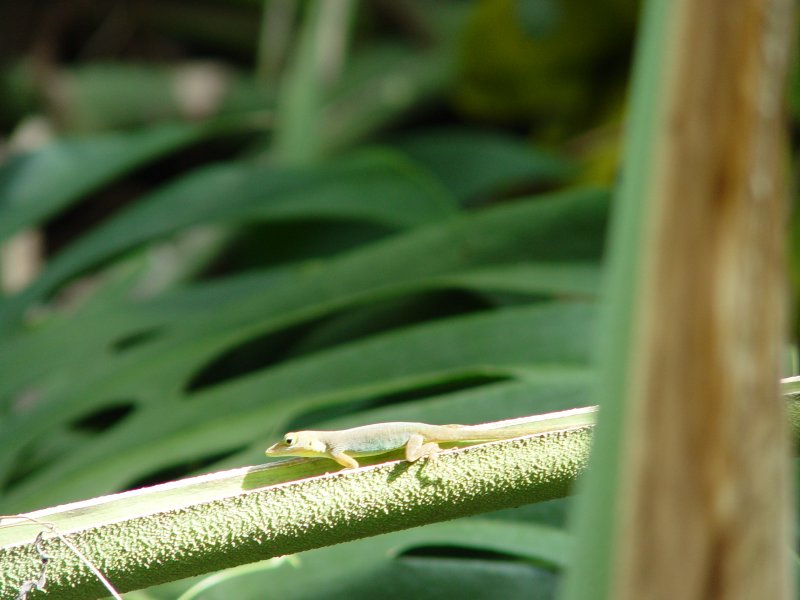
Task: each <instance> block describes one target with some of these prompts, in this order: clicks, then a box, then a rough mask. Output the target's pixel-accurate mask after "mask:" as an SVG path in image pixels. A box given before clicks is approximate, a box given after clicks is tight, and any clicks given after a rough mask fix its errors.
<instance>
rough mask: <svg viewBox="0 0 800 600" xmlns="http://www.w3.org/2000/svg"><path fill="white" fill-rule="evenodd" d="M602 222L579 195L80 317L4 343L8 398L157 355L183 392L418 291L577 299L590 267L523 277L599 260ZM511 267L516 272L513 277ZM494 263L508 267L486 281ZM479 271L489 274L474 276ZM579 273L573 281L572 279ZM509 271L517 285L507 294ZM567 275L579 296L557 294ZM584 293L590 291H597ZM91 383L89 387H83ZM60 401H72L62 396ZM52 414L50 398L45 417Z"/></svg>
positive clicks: (597, 207) (598, 204) (593, 205)
mask: <svg viewBox="0 0 800 600" xmlns="http://www.w3.org/2000/svg"><path fill="white" fill-rule="evenodd" d="M604 213H605V201H604V194H598V193H596V192H586V191H584V192H570V193H567V194H563V195H556V196H553V197H552V198H551V199H549V200H544V199H537V200H534V201H531V202H519V203H516V204H514V205H508V206H503V207H498V208H496V209H492V210H487V211H482V212H480V213H477V214H475V215H470V216H468V217H462V218H458V219H453V220H450V221H447V222H445V223H442V224H439V225H433V226H430V227H428V228H424V229H420V230H414V231H411V232H409V233H408V234H403V235H399V236H396V237H394V238H393V239H389V240H386V241H384V242H380V243H377V244H373V245H371V246H369V247H366V248H364V249H362V250H359V251H355V252H351V253H348V254H346V255H344V256H341V257H336V258H334V259H331V260H329V261H325V262H322V261H315V262H314V263H311V264H307V265H301V266H299V267H296V268H289V269H285V270H282V271H278V272H274V271H270V272H267V273H265V274H263V275H252V276H245V277H241V278H238V279H234V280H231V281H230V282H225V281H223V282H221V283H212V284H207V285H204V286H200V287H199V288H197V289H191V288H190V289H189V290H186V291H179V292H177V293H175V294H172V295H170V296H167V297H165V298H163V299H160V300H156V301H154V302H149V303H143V304H139V303H136V304H131V305H123V306H117V305H111V306H103V307H101V308H100V309H99V310H97V311H89V312H88V314H86V315H83V317H84V319H87V320H90V321H91V323H92V327H91V329H90V330H87V327H86V326H85V322H84V321H83V319H81V318H77V317H79V316H80V315H76V318H73V319H70V320H68V321H62V322H58V323H56V324H55V326H54V328H52V329H48V328H42V330H40V331H37V332H31V333H27V332H26V334H20V335H17V336H13V337H11V338H9V339H7V340H6V342H5V343H2V344H0V381H2V386H3V389H4V391H5V392H4V396H5V395H6V394H7V393H8V392H10V391H13V390H18V389H21V388H22V387H23V386H25V385H29V384H32V383H34V382H38V384H39V387H40V389H41V388H42V387H45V388H46V387H47V385H48V384H47V381H46V380H45V381H42V378H43V376H44V375H45V374H50V375H51V377H53V376H56V377H57V376H58V374H60V373H62V368H65V369H67V371H68V372H69V378H70V381H71V383H72V386H73V387H77V388H80V387H81V386H82V385H90V383H89V382H93V381H94V377H96V375H95V374H96V373H100V372H104V371H107V370H109V369H112V368H113V369H117V368H119V367H117V366H115V365H117V364H119V363H123V362H133V363H135V362H136V361H139V363H140V364H142V365H143V366H144V362H143V361H147V360H152V358H148V357H154V358H155V362H156V363H163V356H164V355H166V356H170V360H171V361H173V362H172V365H173V367H172V368H173V369H174V371H173V380H172V381H173V383H171V384H169V386H170V388H168V389H171V388H174V387H181V386H183V385H185V383H186V378H187V377H189V376H190V372H191V370H195V369H196V368H197V366H198V365H197V361H199V360H208V359H210V358H211V355H212V354H214V353H218V352H220V351H222V350H223V349H224V348H226V347H229V346H231V345H232V344H235V343H241V342H242V341H244V340H245V339H247V338H248V337H253V336H255V335H263V334H264V333H267V332H271V331H276V330H279V329H281V328H285V327H288V326H292V325H296V324H298V323H300V322H304V321H308V320H310V319H315V318H319V317H320V316H323V315H326V314H332V313H334V312H337V311H341V310H342V309H344V308H346V307H350V306H354V305H360V304H364V303H368V302H373V301H375V300H377V299H381V298H387V297H397V296H403V295H408V294H411V293H416V292H418V291H420V290H426V289H436V288H442V287H450V288H453V287H467V288H468V287H472V286H478V287H480V286H481V285H483V284H484V283H485V284H487V285H489V286H491V287H490V289H507V288H506V287H505V286H512V287H513V288H514V289H515V291H520V290H521V289H522V286H523V285H525V284H521V283H520V281H521V279H520V277H519V276H520V275H521V274H525V275H527V276H529V278H528V280H527V281H528V283H527V285H528V286H529V290H531V291H532V292H533V293H539V294H546V293H547V288H548V287H549V288H550V290H549V291H550V293H552V292H553V291H554V289H555V291H556V292H562V293H570V292H572V293H574V290H575V289H576V288H575V287H574V286H575V285H576V283H574V282H573V283H571V284H570V283H569V281H567V280H566V279H565V278H568V277H572V278H573V279H576V278H577V279H579V278H580V277H588V278H589V279H588V281H589V282H590V283H588V285H592V283H593V282H594V281H596V276H594V275H592V274H591V272H590V271H587V270H583V273H582V274H581V273H575V272H574V270H575V268H576V267H575V266H574V265H566V264H564V263H561V264H560V265H559V263H558V262H556V263H554V266H553V267H551V268H543V269H542V268H540V269H539V272H538V277H534V276H533V275H535V271H536V269H537V267H531V268H530V269H529V270H528V271H527V272H526V273H523V271H520V270H518V269H524V268H525V267H524V261H531V260H537V259H538V260H542V259H551V260H556V261H563V260H570V259H571V260H587V259H595V258H596V257H597V256H598V255H599V253H600V251H601V244H602V235H603V229H604ZM509 263H511V264H512V265H513V264H514V263H517V264H516V265H515V266H514V267H513V268H510V267H509ZM489 266H494V267H495V268H497V267H500V269H499V270H496V271H494V272H493V274H492V276H491V278H489V279H487V278H488V277H489V273H490V272H489V271H487V270H486V267H489ZM475 268H480V270H478V271H473V269H475ZM577 268H578V269H579V270H580V269H583V267H580V266H578V267H577ZM570 272H572V273H573V275H568V273H570ZM504 273H505V274H506V275H507V277H506V278H505V283H504V284H502V285H501V284H500V279H501V278H502V276H503V274H504ZM464 277H466V279H464V280H463V281H462V278H464ZM470 278H472V280H470ZM558 278H562V280H563V283H564V284H565V285H569V286H570V287H562V288H557V287H556V288H553V282H554V281H556V280H557V279H558ZM490 279H492V280H490ZM578 285H582V286H584V290H585V289H586V286H587V283H582V284H578ZM579 295H585V294H579ZM158 328H162V329H163V335H162V336H161V337H156V338H155V340H153V341H152V343H151V344H150V345H149V346H148V348H149V349H147V350H146V351H145V352H142V351H141V349H138V351H136V349H135V351H134V352H133V355H134V356H130V354H131V353H128V354H127V355H124V356H119V355H118V354H116V353H109V352H107V351H108V349H109V346H112V345H113V344H114V342H115V341H117V340H119V339H122V338H124V337H126V336H130V335H133V334H136V333H139V332H142V331H147V330H154V329H158ZM78 337H80V339H81V340H82V343H81V344H80V345H79V347H75V344H74V343H72V340H74V339H76V338H78ZM180 345H190V346H191V347H192V349H193V350H194V353H195V354H192V358H191V359H190V360H184V361H181V362H182V363H183V364H184V365H185V366H182V367H180V368H179V366H178V365H180V364H181V363H179V362H177V361H178V357H177V356H176V349H177V347H179V346H180ZM89 356H92V357H94V359H93V360H94V362H93V364H92V367H91V368H90V369H88V370H86V371H84V372H82V373H80V374H78V375H77V377H76V373H75V372H74V367H75V365H76V364H81V363H83V362H84V361H85V360H86V358H87V357H89ZM140 357H141V358H140ZM112 365H114V366H112ZM62 366H63V367H62ZM162 366H163V365H162ZM64 374H65V375H66V373H64ZM151 375H152V372H151ZM86 377H89V378H91V379H89V380H88V381H87V380H86V379H84V380H83V382H82V383H81V382H80V381H79V379H80V378H86ZM91 385H92V386H94V385H95V383H91ZM136 387H137V389H138V390H139V392H138V393H137V394H136V395H137V396H144V395H149V394H148V391H147V390H148V388H149V387H150V386H148V385H147V382H139V383H138V384H137V386H136ZM161 389H163V388H161ZM156 390H159V388H156ZM57 393H58V396H59V397H62V398H63V394H64V391H63V390H59V391H58V392H57ZM160 393H161V392H160V391H157V392H156V394H157V395H160ZM60 402H61V401H60ZM50 408H51V407H49V406H47V403H46V401H42V409H43V410H44V411H49V410H50ZM23 429H24V428H23Z"/></svg>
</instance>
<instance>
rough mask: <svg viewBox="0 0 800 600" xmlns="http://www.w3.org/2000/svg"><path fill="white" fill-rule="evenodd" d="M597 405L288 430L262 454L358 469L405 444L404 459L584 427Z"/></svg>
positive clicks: (590, 419) (592, 416)
mask: <svg viewBox="0 0 800 600" xmlns="http://www.w3.org/2000/svg"><path fill="white" fill-rule="evenodd" d="M596 410H597V407H594V406H588V407H585V408H574V409H571V410H565V411H561V412H556V413H548V414H544V415H536V416H533V417H522V418H520V419H510V420H508V421H496V422H493V423H483V424H481V425H428V424H427V423H407V422H394V423H375V424H374V425H363V426H361V427H353V428H352V429H342V430H339V431H293V432H290V433H287V434H286V435H285V436H283V439H282V440H281V441H280V442H278V443H277V444H274V445H272V446H270V447H269V448H267V450H266V455H267V456H308V457H323V458H330V459H332V460H335V461H336V462H337V463H339V464H340V465H342V466H343V467H345V468H347V469H355V468H358V466H359V465H358V461H357V460H356V459H355V458H354V457H357V456H371V455H374V454H383V453H385V452H390V451H392V450H397V449H398V448H405V454H406V460H408V461H409V462H414V461H417V460H419V459H420V458H424V457H430V456H434V455H436V453H438V452H439V451H440V450H441V448H440V447H439V443H441V442H495V441H499V440H508V439H512V438H516V437H522V436H525V435H533V434H537V433H545V432H552V431H558V430H561V429H571V428H574V427H580V426H585V425H588V424H590V423H593V422H594V413H595V412H596Z"/></svg>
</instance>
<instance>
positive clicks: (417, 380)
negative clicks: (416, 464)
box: [0, 303, 592, 510]
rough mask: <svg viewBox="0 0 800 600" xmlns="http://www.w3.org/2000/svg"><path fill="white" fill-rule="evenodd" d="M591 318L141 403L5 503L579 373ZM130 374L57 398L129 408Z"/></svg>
mask: <svg viewBox="0 0 800 600" xmlns="http://www.w3.org/2000/svg"><path fill="white" fill-rule="evenodd" d="M591 319H592V310H591V309H590V308H589V307H587V306H584V305H579V304H575V305H571V304H566V303H564V304H561V303H557V304H552V305H543V306H532V307H523V308H517V309H507V310H503V311H492V312H490V313H488V314H481V315H473V316H468V317H462V318H457V319H451V320H446V321H442V322H437V323H433V324H424V325H421V326H417V327H413V328H408V329H404V330H401V331H400V332H395V333H389V334H385V335H383V336H378V337H375V338H373V339H368V340H364V341H359V342H354V343H352V344H347V345H345V346H342V347H341V348H334V349H331V350H328V351H324V352H320V353H317V354H312V355H309V356H307V357H303V358H298V359H296V360H293V361H289V362H287V363H284V364H280V365H276V366H274V367H272V368H268V369H265V370H263V371H261V372H258V373H256V374H253V375H250V376H247V377H241V378H238V379H235V380H233V381H232V382H229V383H225V384H220V385H217V386H215V387H212V388H210V389H208V390H203V391H200V392H197V393H195V394H192V395H189V396H188V398H187V397H186V396H184V395H183V394H175V392H173V393H172V394H169V395H165V394H164V393H163V392H162V394H160V395H158V396H154V397H152V398H151V399H150V401H149V402H140V404H139V408H138V410H137V411H136V412H135V413H134V414H133V415H132V416H131V417H130V418H129V419H127V420H126V421H124V422H123V423H122V424H120V425H118V426H117V427H116V428H114V429H112V430H111V431H110V432H108V433H107V434H103V435H101V436H98V437H97V438H96V439H95V441H94V443H92V444H91V445H87V446H86V447H84V448H83V449H82V451H77V452H74V453H72V454H70V455H69V456H64V457H63V459H62V460H61V461H59V462H57V463H54V464H53V465H51V466H49V467H48V468H46V469H42V470H41V471H39V472H37V473H36V474H35V475H32V476H31V477H29V478H27V479H26V480H25V481H23V482H20V484H19V485H18V486H16V487H15V488H14V489H13V490H10V491H9V492H8V493H7V495H6V502H7V503H9V504H10V505H11V506H12V507H15V508H16V507H19V506H28V505H30V504H36V505H46V504H51V503H54V502H60V501H64V500H67V499H74V498H79V497H86V496H90V495H94V494H97V493H101V492H105V491H111V490H114V489H116V488H117V487H119V486H121V485H124V484H125V483H129V482H130V481H131V480H132V479H135V478H137V477H139V476H143V475H145V474H146V473H148V472H150V471H152V470H154V469H158V468H164V467H167V466H169V464H170V463H174V462H175V461H185V460H192V459H198V458H201V457H203V456H208V455H209V454H216V453H220V452H225V451H229V450H232V449H236V448H239V447H241V446H242V445H243V444H246V443H248V442H249V441H250V440H253V439H255V438H258V437H261V438H262V439H266V438H267V437H268V436H269V435H275V434H276V433H278V432H280V431H281V430H283V429H285V428H286V426H287V423H288V422H289V420H291V419H293V418H296V417H297V416H298V415H301V414H303V413H304V412H307V411H310V410H314V409H318V408H321V407H325V406H330V405H332V404H339V405H341V404H346V403H349V402H354V401H358V400H365V399H368V398H371V397H375V396H376V395H381V394H390V393H396V392H400V391H404V390H412V389H417V388H420V387H422V386H432V385H441V384H445V383H448V382H457V381H460V380H464V379H465V378H472V377H475V376H481V375H493V376H504V377H508V378H521V379H524V378H525V377H526V376H527V374H528V373H536V372H537V371H540V370H544V371H551V370H557V369H560V368H565V367H566V368H575V367H580V366H585V365H586V364H587V363H588V348H589V340H590V338H591V335H590V327H591ZM187 350H189V349H187ZM160 356H162V360H163V361H164V362H169V361H168V360H167V359H166V357H165V356H163V355H160ZM152 368H153V367H152V366H151V367H150V368H149V369H148V370H146V371H145V372H146V373H148V375H149V376H150V377H153V376H154V375H156V374H154V373H153V372H152ZM138 372H139V371H138V370H137V371H132V372H129V373H119V374H117V377H115V378H111V379H110V381H108V382H102V381H96V384H95V385H94V386H86V385H82V386H78V387H77V389H76V390H75V391H76V392H80V393H82V395H81V397H80V398H78V397H74V398H69V396H61V398H62V400H63V401H64V402H65V403H78V402H80V403H84V402H85V401H86V399H87V398H88V399H89V400H93V401H95V402H97V401H98V400H100V401H102V400H104V399H108V398H127V397H133V398H136V397H137V395H138V393H137V392H138V388H140V387H141V386H143V385H144V386H147V382H143V381H141V379H140V378H138V377H136V373H138ZM567 373H569V371H567ZM175 391H177V390H175ZM165 411H168V414H169V419H165V418H164V414H165ZM64 417H65V414H64V410H63V408H62V407H61V406H58V405H56V406H53V408H52V410H50V411H47V412H44V411H42V412H40V413H39V414H37V419H36V420H33V419H26V424H25V426H24V427H20V426H19V425H18V424H16V425H12V426H11V427H10V428H8V429H7V430H6V432H4V435H3V436H2V437H0V439H2V440H3V441H2V446H0V448H6V447H9V450H10V448H13V447H20V445H21V444H20V441H21V440H20V438H26V437H27V438H29V437H30V436H31V434H32V433H41V434H43V433H45V432H47V431H51V430H52V429H53V428H54V427H57V426H58V424H59V423H60V422H63V419H64ZM4 451H5V450H4ZM5 510H9V508H5Z"/></svg>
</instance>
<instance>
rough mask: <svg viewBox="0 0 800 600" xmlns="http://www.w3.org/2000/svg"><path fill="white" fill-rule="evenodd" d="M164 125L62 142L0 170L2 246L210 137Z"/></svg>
mask: <svg viewBox="0 0 800 600" xmlns="http://www.w3.org/2000/svg"><path fill="white" fill-rule="evenodd" d="M209 131H210V129H209V128H208V127H207V126H200V125H191V124H179V123H175V124H166V125H159V126H157V127H151V128H148V129H142V130H140V131H136V132H132V133H113V134H105V135H97V136H92V137H84V138H66V139H62V140H58V141H55V142H53V143H51V144H49V145H48V146H46V147H44V148H42V149H41V150H38V151H36V152H31V153H29V154H23V155H19V156H15V157H13V158H12V159H11V160H9V161H8V162H7V163H5V164H4V165H2V166H0V240H2V239H5V238H7V237H8V236H10V235H12V234H13V233H16V232H17V231H19V230H21V229H23V228H25V227H30V226H32V225H38V224H40V223H41V222H42V221H43V220H44V219H47V218H48V217H51V216H53V215H54V214H56V213H58V211H60V210H63V209H64V208H66V207H67V206H69V205H70V204H71V203H73V202H75V201H76V200H80V199H81V198H82V197H84V196H86V194H89V193H91V192H93V191H94V190H96V189H98V188H100V187H102V186H103V185H105V184H106V183H108V182H110V181H112V180H113V179H115V178H117V177H119V176H120V175H123V174H125V173H127V172H129V171H131V170H132V169H135V168H136V167H139V166H141V165H143V164H145V163H146V162H148V161H152V160H154V159H156V158H158V157H160V156H164V155H166V154H168V153H170V152H174V151H175V150H177V149H178V148H181V147H182V146H186V145H188V144H191V143H192V142H195V141H197V140H198V139H200V138H201V137H203V136H204V135H208V132H209Z"/></svg>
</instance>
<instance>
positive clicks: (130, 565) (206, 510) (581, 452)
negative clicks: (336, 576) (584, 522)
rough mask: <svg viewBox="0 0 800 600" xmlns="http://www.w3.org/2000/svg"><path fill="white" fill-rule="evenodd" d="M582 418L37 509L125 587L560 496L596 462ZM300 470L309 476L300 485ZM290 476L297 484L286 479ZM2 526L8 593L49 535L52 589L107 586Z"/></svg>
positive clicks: (60, 549) (19, 530) (75, 592)
mask: <svg viewBox="0 0 800 600" xmlns="http://www.w3.org/2000/svg"><path fill="white" fill-rule="evenodd" d="M590 428H591V417H587V419H586V422H585V424H583V425H578V426H573V427H571V428H568V429H562V430H559V431H552V432H548V433H544V434H540V435H536V436H532V437H526V438H520V439H516V440H509V441H503V442H495V443H490V444H481V445H477V446H471V447H468V448H460V449H456V450H453V451H452V452H445V453H442V454H441V455H439V456H437V457H436V459H435V460H433V461H420V462H419V463H415V464H413V465H412V464H409V463H407V462H405V461H393V462H388V463H386V462H384V463H380V464H377V465H374V466H367V467H363V468H360V469H356V470H353V471H345V472H341V471H334V472H332V473H330V474H325V473H324V472H325V470H334V469H336V468H337V467H336V466H335V465H334V464H333V463H332V462H330V461H327V460H314V461H309V460H302V459H300V460H291V461H285V462H282V463H277V464H273V465H262V466H258V467H251V468H244V469H236V470H233V471H225V472H221V473H214V474H211V475H205V476H201V477H197V478H193V479H187V480H184V481H179V482H175V483H169V484H163V485H159V486H155V487H152V488H145V489H142V490H135V491H132V492H125V493H122V494H115V495H112V496H106V497H102V498H97V499H93V500H89V501H85V502H77V503H73V504H70V505H65V506H60V507H56V508H52V509H45V510H42V511H37V512H35V513H29V515H28V516H29V517H32V518H36V519H38V520H39V521H41V522H46V523H52V524H53V525H54V526H55V527H56V528H57V530H58V531H59V532H60V533H61V534H62V535H65V536H66V537H67V538H68V539H69V540H70V541H71V542H72V543H73V544H75V545H76V546H77V547H78V548H80V549H81V551H82V552H83V553H84V554H86V556H87V557H88V559H89V560H90V561H91V562H92V563H94V564H95V565H96V566H97V567H98V568H99V569H100V571H102V572H103V574H104V575H105V576H106V577H107V578H108V579H109V580H110V581H111V583H112V584H113V585H114V586H115V587H116V589H117V590H119V591H123V592H124V591H127V590H132V589H139V588H143V587H147V586H150V585H155V584H158V583H163V582H166V581H173V580H176V579H180V578H183V577H189V576H192V575H198V574H201V573H206V572H210V571H216V570H218V569H222V568H226V567H232V566H235V565H240V564H244V563H249V562H253V561H257V560H262V559H265V558H270V557H273V556H280V555H284V554H291V553H295V552H300V551H303V550H310V549H312V548H318V547H321V546H327V545H331V544H336V543H340V542H345V541H349V540H354V539H358V538H362V537H366V536H371V535H377V534H380V533H386V532H389V531H396V530H400V529H406V528H409V527H414V526H417V525H423V524H427V523H434V522H437V521H444V520H447V519H454V518H457V517H462V516H467V515H472V514H477V513H483V512H488V511H493V510H497V509H501V508H508V507H513V506H519V505H521V504H528V503H531V502H538V501H542V500H547V499H551V498H557V497H562V496H564V495H566V494H567V493H568V491H569V487H570V485H571V483H572V482H573V481H574V479H575V477H576V475H577V474H578V472H579V471H580V469H581V468H582V467H583V465H584V464H585V462H586V459H587V457H588V452H589V442H590ZM298 477H305V478H304V479H300V480H296V479H297V478H298ZM287 479H295V480H293V481H289V482H286V480H287ZM0 525H4V526H1V527H0V564H2V565H3V568H2V570H0V598H14V597H15V596H16V594H17V590H18V589H19V586H20V585H22V583H23V581H25V580H29V579H33V578H36V577H37V576H38V573H39V570H40V567H41V558H40V555H39V553H38V552H37V550H36V548H35V547H34V546H33V540H34V538H35V536H36V535H37V534H38V533H39V532H41V531H43V530H44V531H45V535H44V544H43V545H44V550H45V551H46V552H47V554H49V555H50V557H51V560H50V562H49V564H48V566H47V591H48V593H49V594H50V595H53V596H54V597H57V598H94V597H97V596H99V595H103V593H104V588H103V587H102V586H101V584H100V582H99V581H98V580H97V579H96V578H95V577H94V576H93V575H92V574H91V572H90V570H89V569H88V567H87V566H86V565H85V564H83V563H82V561H81V560H80V559H79V558H78V557H77V556H75V554H74V553H73V552H71V551H70V550H69V549H68V548H66V547H65V546H64V543H63V542H62V541H61V540H60V539H58V538H57V537H55V536H54V535H53V533H51V532H50V531H48V530H47V528H45V527H43V526H39V525H36V524H33V523H30V522H27V521H24V522H23V521H20V520H15V519H13V518H8V519H4V520H3V521H2V523H0Z"/></svg>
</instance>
